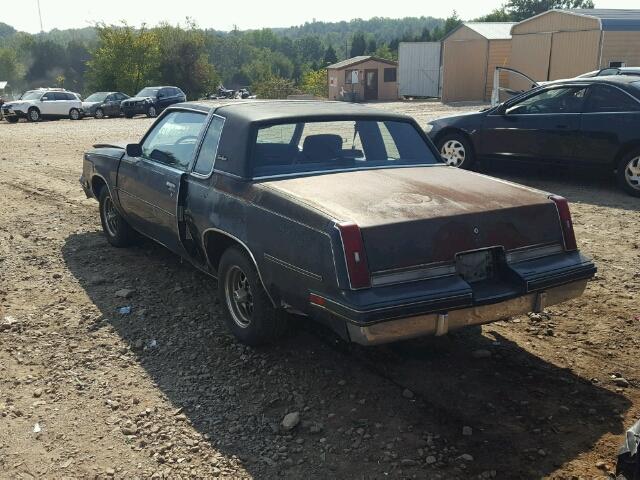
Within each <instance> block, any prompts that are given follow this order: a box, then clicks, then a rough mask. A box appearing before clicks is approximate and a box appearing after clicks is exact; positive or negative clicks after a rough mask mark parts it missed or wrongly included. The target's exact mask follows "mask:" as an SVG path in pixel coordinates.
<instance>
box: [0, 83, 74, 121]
mask: <svg viewBox="0 0 640 480" xmlns="http://www.w3.org/2000/svg"><path fill="white" fill-rule="evenodd" d="M2 114H3V115H4V118H5V119H6V120H7V122H9V123H16V122H17V121H18V120H20V119H21V118H26V119H27V120H28V121H30V122H37V121H39V120H40V119H42V118H70V119H71V120H79V119H81V118H82V101H81V100H80V96H79V95H78V94H77V93H73V92H69V91H67V90H64V89H62V88H40V89H38V90H29V91H27V92H25V93H23V94H22V96H21V97H20V99H19V100H14V101H11V102H7V103H5V104H4V105H2Z"/></svg>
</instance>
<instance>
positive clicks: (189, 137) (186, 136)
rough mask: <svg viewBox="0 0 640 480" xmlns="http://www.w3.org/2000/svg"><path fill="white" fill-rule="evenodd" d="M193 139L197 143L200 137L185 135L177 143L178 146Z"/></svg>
mask: <svg viewBox="0 0 640 480" xmlns="http://www.w3.org/2000/svg"><path fill="white" fill-rule="evenodd" d="M191 139H193V141H194V142H195V141H196V140H198V136H197V135H185V136H184V137H180V138H179V139H178V140H177V141H176V145H178V144H179V143H182V142H184V141H186V140H191Z"/></svg>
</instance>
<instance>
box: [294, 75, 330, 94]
mask: <svg viewBox="0 0 640 480" xmlns="http://www.w3.org/2000/svg"><path fill="white" fill-rule="evenodd" d="M300 90H302V91H303V92H304V93H308V94H310V95H315V96H316V97H321V98H327V97H328V96H329V85H328V83H327V70H326V69H324V68H321V69H320V70H309V71H308V72H306V73H305V74H304V75H303V76H302V82H301V83H300Z"/></svg>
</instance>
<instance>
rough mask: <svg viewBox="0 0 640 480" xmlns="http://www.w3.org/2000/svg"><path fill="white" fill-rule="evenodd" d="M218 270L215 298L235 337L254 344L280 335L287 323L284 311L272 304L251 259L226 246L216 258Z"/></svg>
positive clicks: (268, 340) (267, 341)
mask: <svg viewBox="0 0 640 480" xmlns="http://www.w3.org/2000/svg"><path fill="white" fill-rule="evenodd" d="M218 273H219V278H218V298H219V299H220V304H221V305H222V309H223V311H224V320H225V323H226V325H227V327H228V328H229V330H230V331H231V333H233V335H234V336H235V337H236V338H237V339H238V341H240V342H241V343H244V344H245V345H252V346H255V345H262V344H265V343H269V342H273V341H274V340H276V339H278V338H279V337H281V336H282V335H284V333H285V332H286V330H287V327H288V325H287V324H288V320H287V316H286V313H285V312H284V311H282V310H278V309H276V308H274V306H273V304H272V303H271V300H270V299H269V296H268V295H267V292H266V291H265V290H264V287H263V286H262V282H261V280H260V278H259V276H258V273H257V271H256V268H255V266H254V264H253V262H252V261H251V259H250V258H249V257H248V256H247V255H246V254H245V253H244V252H243V251H241V250H240V249H239V248H237V247H230V248H228V249H227V250H226V251H225V252H224V254H223V255H222V258H221V259H220V267H219V268H218ZM234 292H235V295H234ZM239 297H240V298H239Z"/></svg>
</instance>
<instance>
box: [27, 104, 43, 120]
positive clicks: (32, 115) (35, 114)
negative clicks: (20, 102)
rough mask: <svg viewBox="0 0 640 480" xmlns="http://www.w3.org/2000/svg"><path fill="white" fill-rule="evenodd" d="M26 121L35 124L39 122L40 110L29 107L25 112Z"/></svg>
mask: <svg viewBox="0 0 640 480" xmlns="http://www.w3.org/2000/svg"><path fill="white" fill-rule="evenodd" d="M27 120H28V121H30V122H37V121H39V120H40V110H38V109H37V108H36V107H31V108H30V109H29V111H28V112H27Z"/></svg>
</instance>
